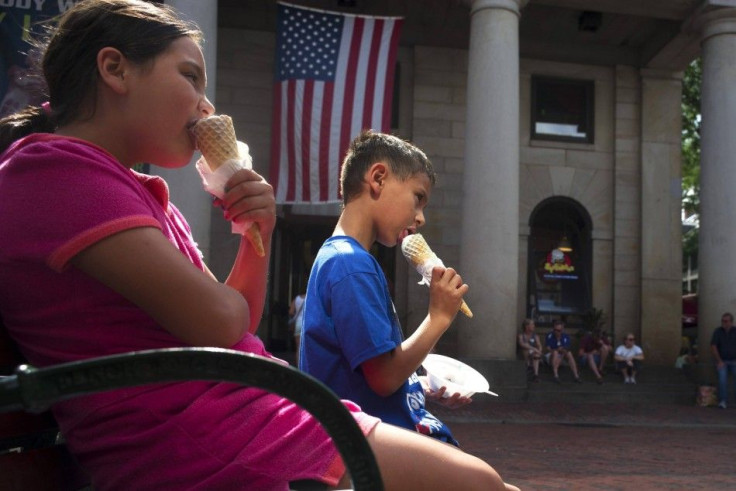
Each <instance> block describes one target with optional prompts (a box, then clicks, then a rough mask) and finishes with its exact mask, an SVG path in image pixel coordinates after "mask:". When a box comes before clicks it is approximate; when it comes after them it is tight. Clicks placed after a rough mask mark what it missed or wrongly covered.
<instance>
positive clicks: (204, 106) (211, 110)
mask: <svg viewBox="0 0 736 491" xmlns="http://www.w3.org/2000/svg"><path fill="white" fill-rule="evenodd" d="M199 106H200V111H202V115H203V117H204V116H212V115H213V114H215V106H214V104H212V103H211V102H210V100H209V99H207V97H206V96H205V97H204V98H203V99H202V101H201V102H200V104H199Z"/></svg>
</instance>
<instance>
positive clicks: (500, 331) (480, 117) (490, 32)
mask: <svg viewBox="0 0 736 491" xmlns="http://www.w3.org/2000/svg"><path fill="white" fill-rule="evenodd" d="M525 4H526V0H473V1H472V4H471V10H470V16H471V20H470V49H469V54H468V55H469V58H468V95H467V111H468V112H467V124H466V131H465V175H464V181H463V214H462V221H463V222H462V242H461V248H460V266H461V268H460V272H461V273H462V275H463V278H464V279H465V280H466V283H468V284H469V285H470V292H469V294H468V296H467V299H468V304H469V305H470V307H471V309H473V312H474V314H475V317H474V318H473V319H459V320H458V321H456V322H457V324H458V329H459V335H458V340H459V341H458V348H459V352H460V354H461V355H462V356H466V357H482V358H501V359H514V357H515V351H516V339H515V332H516V330H517V329H516V327H517V325H518V324H519V322H520V321H521V319H518V318H517V312H516V310H517V295H518V289H517V283H518V254H519V15H520V13H519V11H520V9H521V7H523V6H524V5H525ZM459 317H462V316H459Z"/></svg>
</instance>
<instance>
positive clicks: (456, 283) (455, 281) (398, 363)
mask: <svg viewBox="0 0 736 491" xmlns="http://www.w3.org/2000/svg"><path fill="white" fill-rule="evenodd" d="M429 288H430V300H429V313H428V314H427V317H426V318H425V319H424V321H422V323H421V324H420V325H419V327H418V328H417V330H416V331H414V333H413V334H412V335H411V336H409V337H408V338H407V339H405V340H404V342H403V343H401V344H400V345H399V346H397V347H396V348H395V349H393V350H392V351H389V352H387V353H384V354H382V355H379V356H376V357H374V358H371V359H370V360H366V361H365V362H363V363H362V364H361V366H360V367H361V370H362V371H363V376H364V377H365V379H366V382H367V383H368V385H369V386H370V388H371V389H372V390H373V391H374V392H375V393H377V394H378V395H380V396H383V397H387V396H390V395H391V394H393V393H394V392H396V391H397V390H398V389H399V388H400V387H401V386H402V385H403V384H404V382H406V379H407V378H409V376H410V375H411V374H412V373H414V372H415V371H416V369H417V368H419V365H421V364H422V362H423V361H424V358H426V357H427V354H429V352H430V351H432V349H433V348H434V346H435V344H437V341H438V340H439V339H440V337H442V335H443V334H444V333H445V331H446V330H447V328H448V327H450V324H451V323H452V320H453V319H454V318H455V316H456V315H457V312H458V309H459V308H460V304H461V303H462V297H463V295H465V293H467V291H468V286H467V285H465V284H463V283H462V279H461V278H460V276H459V275H458V274H457V273H455V271H454V270H453V269H452V268H447V269H444V268H441V267H435V268H434V269H433V270H432V282H431V284H430V287H429Z"/></svg>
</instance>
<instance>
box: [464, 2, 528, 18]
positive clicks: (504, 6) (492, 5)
mask: <svg viewBox="0 0 736 491" xmlns="http://www.w3.org/2000/svg"><path fill="white" fill-rule="evenodd" d="M527 2H529V0H470V15H471V16H472V15H473V14H475V13H477V12H479V11H481V10H485V9H501V10H508V11H509V12H512V13H514V14H516V15H517V16H520V15H521V14H520V11H521V9H522V8H523V7H524V6H525V5H526V4H527Z"/></svg>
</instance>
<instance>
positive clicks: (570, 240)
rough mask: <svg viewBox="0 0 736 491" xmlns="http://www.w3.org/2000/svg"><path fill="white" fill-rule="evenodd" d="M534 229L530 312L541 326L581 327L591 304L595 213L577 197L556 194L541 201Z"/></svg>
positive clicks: (534, 214)
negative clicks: (558, 321) (556, 323)
mask: <svg viewBox="0 0 736 491" xmlns="http://www.w3.org/2000/svg"><path fill="white" fill-rule="evenodd" d="M529 228H530V235H529V247H528V251H529V252H528V269H527V271H528V272H529V273H528V281H527V309H526V312H527V316H528V317H531V318H533V319H535V321H536V322H537V324H539V325H540V326H549V325H551V324H552V322H553V321H554V320H556V319H562V320H564V321H565V322H566V323H567V324H568V325H569V326H571V327H579V326H582V322H581V315H582V314H584V313H585V312H587V311H588V310H589V309H590V308H591V306H592V281H591V275H592V271H593V267H592V266H593V264H592V262H593V261H592V258H593V250H592V239H591V237H592V229H593V226H592V222H591V219H590V215H589V214H588V212H587V211H586V210H585V208H584V207H583V206H582V205H581V204H580V203H578V202H577V201H575V200H573V199H570V198H564V197H552V198H548V199H546V200H544V201H542V202H541V203H539V204H538V205H537V206H536V208H535V209H534V211H533V212H532V213H531V216H530V219H529Z"/></svg>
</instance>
